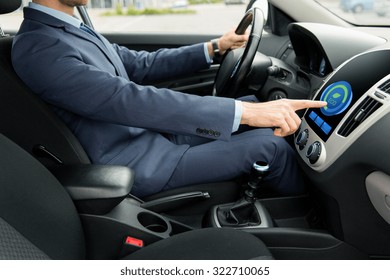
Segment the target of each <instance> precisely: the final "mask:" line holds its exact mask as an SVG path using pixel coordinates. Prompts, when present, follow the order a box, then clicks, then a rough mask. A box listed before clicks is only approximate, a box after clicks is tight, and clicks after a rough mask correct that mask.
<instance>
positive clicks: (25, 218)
mask: <svg viewBox="0 0 390 280" xmlns="http://www.w3.org/2000/svg"><path fill="white" fill-rule="evenodd" d="M0 154H1V157H0V259H84V258H85V257H86V255H87V252H86V246H85V238H84V231H83V224H82V223H81V220H80V217H79V215H78V213H77V211H76V208H75V207H74V204H73V202H72V199H71V198H70V196H69V194H68V193H67V191H66V190H65V189H64V187H63V186H61V185H60V183H59V182H58V181H57V179H56V178H55V177H54V176H53V175H52V174H51V173H50V172H49V171H48V170H47V169H46V168H45V167H44V166H43V165H41V164H40V163H39V162H38V161H37V160H36V159H34V158H33V157H32V156H31V155H29V154H28V153H27V152H26V151H24V150H23V149H21V148H20V147H18V146H17V145H16V144H15V143H13V142H11V141H10V140H9V139H7V138H6V137H5V136H3V135H1V134H0ZM252 258H260V259H272V255H271V253H270V252H269V251H268V249H267V248H266V246H265V245H264V243H263V242H262V241H261V240H259V239H258V238H256V237H255V236H253V235H251V234H249V233H246V232H243V231H239V230H234V229H217V228H207V229H197V230H191V231H187V232H184V233H180V234H177V235H173V236H172V237H168V238H166V239H163V240H161V241H157V242H155V243H152V244H151V245H148V246H146V247H144V248H143V249H140V250H138V251H136V252H135V253H133V254H130V255H128V256H125V259H252Z"/></svg>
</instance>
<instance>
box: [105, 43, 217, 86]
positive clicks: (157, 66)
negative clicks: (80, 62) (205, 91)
mask: <svg viewBox="0 0 390 280" xmlns="http://www.w3.org/2000/svg"><path fill="white" fill-rule="evenodd" d="M112 46H113V48H114V49H115V50H116V52H117V53H118V55H119V57H120V58H121V60H122V62H123V64H124V66H125V68H126V71H127V74H128V75H129V77H130V79H131V80H132V81H134V82H136V83H138V84H147V83H150V82H153V81H158V80H164V79H168V78H174V77H178V76H183V75H188V74H192V73H195V72H197V71H199V70H204V69H207V68H209V67H210V64H209V63H208V62H207V60H206V57H205V55H204V44H202V43H201V44H196V45H191V46H184V47H181V48H173V49H159V50H157V51H155V52H151V53H149V52H145V51H139V52H136V51H133V50H129V49H127V48H124V47H121V46H118V45H116V44H113V45H112Z"/></svg>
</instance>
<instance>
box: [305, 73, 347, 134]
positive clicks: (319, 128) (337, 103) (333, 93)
mask: <svg viewBox="0 0 390 280" xmlns="http://www.w3.org/2000/svg"><path fill="white" fill-rule="evenodd" d="M353 96H354V94H353V90H352V86H351V84H350V83H348V82H347V81H338V82H334V83H332V84H330V85H329V86H327V87H326V88H325V90H324V91H323V92H322V93H321V94H319V95H317V98H316V99H317V100H318V99H319V100H321V101H326V102H327V103H328V105H327V106H325V107H322V108H320V109H310V110H309V111H308V112H307V114H306V121H307V122H308V123H309V124H310V126H311V128H312V129H313V130H314V131H315V132H316V133H317V134H318V135H319V136H320V137H321V138H322V140H324V141H326V140H327V139H328V138H329V136H330V134H331V133H332V132H333V130H334V129H335V127H336V126H337V125H338V123H339V122H340V121H341V119H342V118H343V117H344V115H345V113H346V111H347V108H348V107H349V106H350V105H351V102H352V99H353Z"/></svg>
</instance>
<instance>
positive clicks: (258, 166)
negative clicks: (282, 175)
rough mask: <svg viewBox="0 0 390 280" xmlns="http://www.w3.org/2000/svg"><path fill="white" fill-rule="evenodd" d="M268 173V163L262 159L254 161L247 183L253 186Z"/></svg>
mask: <svg viewBox="0 0 390 280" xmlns="http://www.w3.org/2000/svg"><path fill="white" fill-rule="evenodd" d="M268 174H269V165H268V163H266V162H264V161H256V162H254V163H253V165H252V170H251V174H250V177H249V184H251V185H253V187H255V186H258V185H259V183H260V182H261V181H262V180H263V178H264V177H266V176H267V175H268ZM251 187H252V186H251ZM255 188H256V187H255Z"/></svg>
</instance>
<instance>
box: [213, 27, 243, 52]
mask: <svg viewBox="0 0 390 280" xmlns="http://www.w3.org/2000/svg"><path fill="white" fill-rule="evenodd" d="M235 30H236V29H232V30H230V31H229V32H227V33H225V34H224V35H223V36H221V37H220V38H219V39H215V40H212V41H211V42H208V44H207V48H208V51H209V55H210V57H211V58H213V57H214V55H215V52H214V50H215V49H216V48H217V49H218V51H219V55H224V54H225V52H226V51H227V50H229V49H231V50H234V49H238V48H241V47H245V45H246V43H247V42H248V39H249V31H246V32H245V33H244V34H243V35H239V34H236V32H235ZM213 44H217V45H216V46H213Z"/></svg>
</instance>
